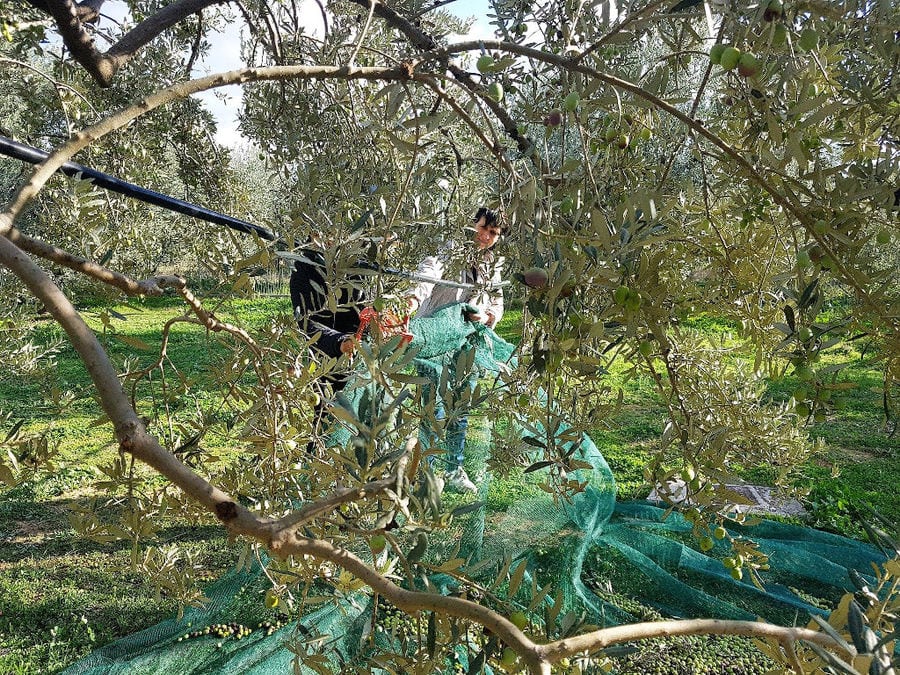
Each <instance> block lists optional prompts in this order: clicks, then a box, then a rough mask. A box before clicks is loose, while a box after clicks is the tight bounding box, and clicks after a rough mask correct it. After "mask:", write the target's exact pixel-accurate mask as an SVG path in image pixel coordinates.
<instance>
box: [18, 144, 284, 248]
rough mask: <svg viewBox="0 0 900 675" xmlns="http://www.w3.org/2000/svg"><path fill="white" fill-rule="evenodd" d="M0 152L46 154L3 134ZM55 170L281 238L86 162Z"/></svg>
mask: <svg viewBox="0 0 900 675" xmlns="http://www.w3.org/2000/svg"><path fill="white" fill-rule="evenodd" d="M0 153H2V154H4V155H7V156H8V157H12V158H13V159H18V160H20V161H22V162H29V163H31V164H40V163H41V162H43V161H44V160H45V159H47V158H48V157H49V156H50V155H49V153H46V152H44V151H43V150H38V149H37V148H33V147H31V146H30V145H25V144H24V143H19V142H18V141H14V140H12V139H11V138H7V137H6V136H0ZM59 170H60V171H62V172H63V173H64V174H65V175H67V176H76V175H78V174H81V176H82V178H89V179H91V180H92V181H93V182H94V184H95V185H98V186H100V187H102V188H106V189H107V190H109V191H111V192H118V193H119V194H122V195H125V196H127V197H133V198H134V199H138V200H140V201H142V202H146V203H147V204H153V205H154V206H161V207H162V208H164V209H168V210H170V211H175V212H177V213H183V214H184V215H186V216H191V217H192V218H199V219H200V220H205V221H207V222H210V223H215V224H216V225H225V226H226V227H230V228H231V229H233V230H237V231H238V232H243V233H244V234H252V233H255V234H257V235H259V237H260V238H262V239H265V240H266V241H278V242H281V240H280V239H279V237H278V236H277V235H275V234H273V233H272V232H271V231H269V230H267V229H266V228H264V227H260V226H259V225H254V224H253V223H249V222H247V221H246V220H240V219H238V218H232V217H231V216H226V215H225V214H223V213H218V212H216V211H212V210H210V209H206V208H203V207H202V206H196V205H195V204H191V203H190V202H186V201H184V200H181V199H176V198H175V197H169V196H168V195H164V194H162V193H160V192H154V191H153V190H148V189H147V188H143V187H141V186H140V185H135V184H134V183H129V182H127V181H124V180H121V179H119V178H116V177H115V176H110V175H109V174H108V173H102V172H101V171H96V170H94V169H91V168H88V167H86V166H82V165H81V164H76V163H75V162H66V163H65V164H63V165H62V166H61V167H59Z"/></svg>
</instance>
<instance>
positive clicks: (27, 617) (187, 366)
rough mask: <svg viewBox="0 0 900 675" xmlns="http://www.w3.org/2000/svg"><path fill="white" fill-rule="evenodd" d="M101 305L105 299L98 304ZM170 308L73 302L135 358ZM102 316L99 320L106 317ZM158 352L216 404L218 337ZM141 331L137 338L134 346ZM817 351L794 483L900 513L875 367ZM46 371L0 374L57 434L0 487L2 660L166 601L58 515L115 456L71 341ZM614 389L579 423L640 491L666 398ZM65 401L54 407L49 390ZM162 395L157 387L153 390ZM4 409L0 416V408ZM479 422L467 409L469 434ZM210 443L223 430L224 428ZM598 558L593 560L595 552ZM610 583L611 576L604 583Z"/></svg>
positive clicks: (127, 619)
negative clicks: (817, 446) (836, 375)
mask: <svg viewBox="0 0 900 675" xmlns="http://www.w3.org/2000/svg"><path fill="white" fill-rule="evenodd" d="M110 310H111V311H110ZM181 311H182V306H181V305H180V303H178V302H177V301H173V300H166V299H155V300H152V301H150V300H147V301H143V302H133V303H131V304H129V305H120V306H116V307H112V308H103V307H89V308H85V309H84V313H85V316H86V317H87V318H88V320H89V322H90V323H91V325H92V326H93V327H94V328H95V329H96V330H98V331H100V332H101V338H102V340H103V341H104V344H105V345H107V347H108V349H109V351H110V354H111V355H112V357H113V359H114V360H115V361H116V362H117V363H122V362H124V360H125V359H126V358H128V357H134V356H135V355H137V357H138V361H139V362H140V363H141V364H142V365H146V364H148V363H150V362H152V360H153V359H154V358H155V355H156V353H157V351H158V349H159V345H160V340H161V334H160V329H161V326H162V324H163V323H164V322H165V321H166V320H168V319H170V318H173V317H175V316H177V315H179V314H180V313H181ZM217 315H218V316H220V318H223V319H227V320H230V321H233V322H235V323H237V324H239V325H243V326H248V327H260V326H262V325H265V323H266V322H268V321H269V320H270V319H271V318H272V317H273V316H289V303H288V302H287V300H286V299H284V298H275V299H262V300H260V299H257V300H233V301H229V302H228V304H227V305H224V306H222V307H221V308H218V309H217ZM521 322H522V312H521V310H520V309H517V308H515V307H513V308H511V309H509V310H508V311H507V313H506V316H505V317H504V320H503V322H502V323H501V324H500V326H499V327H498V332H499V333H500V335H501V336H503V337H505V338H506V339H508V340H513V341H514V340H516V339H517V336H518V335H519V334H520V327H521ZM682 325H683V326H684V327H685V328H686V329H690V330H694V331H697V332H699V333H701V334H706V335H713V336H722V335H726V334H728V333H729V332H733V331H734V330H735V327H734V326H731V325H729V324H728V323H727V322H722V321H718V320H716V319H713V318H709V317H698V318H694V319H691V320H690V321H685V322H683V324H682ZM104 326H106V329H105V330H104ZM36 335H37V337H38V338H39V339H40V340H41V341H44V342H48V343H49V342H51V341H53V340H54V339H57V338H58V337H59V336H60V332H59V329H58V328H57V327H56V326H55V324H52V323H50V322H45V323H41V324H40V325H39V326H37V327H36ZM172 335H173V337H172V341H171V344H170V345H169V350H168V355H169V358H170V359H171V361H172V363H174V364H177V365H178V367H179V370H180V372H181V373H182V374H183V375H184V376H185V377H187V378H195V379H197V380H198V382H199V384H200V390H201V391H200V394H198V395H197V396H196V397H194V398H193V399H186V398H184V397H179V396H174V395H173V397H172V402H171V404H172V405H173V406H175V407H176V408H178V407H179V406H180V407H182V408H183V409H191V408H193V407H198V406H199V407H200V408H204V409H207V410H209V411H213V412H214V411H215V406H216V404H217V401H218V394H217V392H215V391H204V390H203V381H204V379H205V377H206V374H207V373H208V372H209V370H210V369H211V368H213V367H214V366H215V365H216V364H217V363H219V362H221V360H222V359H224V358H225V357H226V355H227V350H226V349H225V347H223V346H222V344H221V343H220V342H219V341H218V340H216V339H213V338H211V337H210V336H209V335H207V334H206V333H205V331H203V330H202V329H201V328H199V327H198V326H194V325H188V324H176V326H175V327H174V329H173V333H172ZM142 344H145V345H147V346H148V347H149V349H146V350H145V349H136V348H135V345H138V346H140V345H142ZM829 358H833V359H835V360H836V359H838V358H843V359H846V360H849V361H850V362H851V364H852V365H851V366H850V367H849V368H847V369H846V370H845V371H844V373H843V375H842V377H843V378H844V379H846V380H848V381H852V382H854V383H855V384H856V385H857V386H856V388H855V389H852V390H849V391H848V392H847V393H846V394H845V396H844V407H843V408H841V409H840V410H838V411H836V412H835V413H833V414H830V415H829V416H828V418H827V419H825V420H824V421H821V422H818V423H815V424H813V425H812V426H811V427H810V433H811V435H813V436H814V437H817V438H822V439H823V440H824V441H825V450H824V452H823V453H821V454H819V455H817V456H816V457H813V458H812V459H811V461H810V462H808V463H807V464H806V465H805V466H804V467H802V471H801V475H800V478H799V479H798V486H799V487H804V488H807V489H809V497H808V499H807V507H808V508H809V510H810V512H811V517H812V521H811V522H812V524H814V525H816V526H819V527H823V528H826V529H830V530H833V531H837V532H841V533H845V534H859V533H860V527H859V516H858V515H857V511H858V510H862V509H865V508H866V507H869V506H870V507H872V508H874V509H876V510H878V511H879V512H880V513H882V514H883V515H884V516H885V517H887V518H888V519H890V520H892V521H893V522H900V502H898V500H897V499H896V496H895V495H896V485H898V484H900V453H898V452H897V446H898V441H897V439H896V438H893V439H892V438H889V437H888V436H887V435H886V434H885V433H884V432H883V421H882V417H881V411H880V393H879V389H878V388H879V386H880V380H879V378H878V375H877V372H876V371H875V370H874V369H873V368H872V367H870V366H869V365H867V364H866V362H865V360H864V359H863V357H862V355H861V354H859V353H858V352H856V351H855V349H854V348H853V347H851V346H847V345H842V346H840V348H839V349H836V350H835V353H834V354H833V355H832V356H830V357H829ZM56 361H57V366H56V368H55V369H54V370H53V371H51V372H52V377H50V376H48V377H31V378H28V379H25V380H22V379H21V378H8V377H4V376H3V375H0V412H9V413H11V415H12V416H11V419H10V420H9V421H7V422H6V423H0V436H5V435H6V432H8V431H9V429H10V427H11V425H12V424H13V423H14V422H15V421H16V420H25V421H26V424H25V425H24V426H23V431H35V430H37V429H39V428H41V427H47V426H48V425H49V428H50V436H51V438H52V439H54V440H55V441H56V442H58V446H59V455H58V456H57V458H56V459H55V463H54V469H53V470H52V471H41V472H39V473H37V474H36V475H35V476H34V477H33V478H32V479H31V480H28V481H26V482H25V483H23V484H21V485H18V486H17V487H15V488H0V673H53V672H57V671H59V670H61V669H63V668H64V667H66V666H67V665H69V664H71V663H72V662H73V661H75V660H77V659H78V658H80V657H82V656H84V655H85V654H87V653H89V652H90V651H91V650H93V649H94V648H96V647H98V646H100V645H102V644H105V643H107V642H109V641H111V640H113V639H115V638H117V637H119V636H123V635H127V634H130V633H133V632H135V631H138V630H140V629H141V628H143V627H146V626H150V625H153V624H155V623H157V622H158V621H160V620H161V619H163V618H165V617H167V616H170V615H171V614H172V612H173V611H174V610H175V609H176V603H175V602H174V600H171V599H169V598H166V597H159V598H156V597H155V596H154V595H153V592H152V590H151V589H150V588H149V587H148V586H147V585H146V584H145V583H144V582H143V580H142V579H140V578H139V577H136V576H134V575H129V574H123V573H122V572H121V570H122V569H125V568H127V567H128V561H129V557H130V554H131V553H130V549H129V548H128V547H127V546H126V547H123V546H121V545H99V544H93V543H89V542H86V541H84V540H81V539H79V538H77V537H76V536H75V533H74V531H73V529H72V527H71V525H70V523H69V512H70V506H71V505H72V504H79V503H85V502H86V500H88V499H90V498H91V497H94V496H96V492H95V491H94V489H93V488H92V484H93V482H94V481H95V480H96V479H97V476H98V471H97V467H98V466H100V465H102V464H104V463H106V462H109V461H110V460H112V459H114V458H115V457H116V456H117V454H118V453H117V450H116V448H115V446H114V445H113V444H112V443H111V438H112V434H111V430H110V428H109V426H108V425H98V424H97V422H98V420H100V418H101V413H100V410H99V408H98V406H97V403H96V401H95V400H94V398H93V396H92V388H91V383H90V381H89V380H88V378H87V374H86V372H85V371H84V368H83V366H82V364H81V361H80V360H79V358H78V357H77V355H76V354H75V353H74V350H73V349H72V348H71V347H69V346H68V345H67V343H63V346H62V347H61V349H60V350H59V352H58V353H57V355H56ZM607 377H608V380H609V382H610V383H611V384H612V385H613V386H614V387H615V386H616V385H620V386H621V387H622V388H623V391H624V394H625V398H624V405H623V407H622V408H621V409H620V410H619V411H618V413H617V414H616V415H614V416H613V417H612V418H610V419H609V420H608V421H607V423H606V424H605V426H604V427H603V428H598V429H595V430H593V431H592V433H591V436H592V438H593V440H594V441H595V443H596V444H597V446H598V447H599V449H600V450H601V451H602V452H603V454H604V456H605V457H606V459H607V461H608V462H609V464H610V467H611V468H612V471H613V473H614V475H615V476H616V480H617V485H618V495H619V499H635V498H642V497H643V496H645V495H646V494H647V492H648V486H646V485H645V483H644V478H643V467H644V465H645V464H646V462H647V459H648V457H649V456H650V454H651V453H652V451H653V447H654V444H655V442H656V439H658V437H659V435H660V433H661V431H662V427H663V424H664V420H665V407H664V405H663V403H662V401H661V400H660V398H659V396H658V394H657V393H656V391H655V389H654V386H653V382H652V381H651V380H650V379H649V378H632V379H628V380H626V379H624V378H623V369H621V368H619V367H618V366H614V367H613V368H612V369H611V372H610V374H609V375H608V376H607ZM796 386H797V382H796V381H795V380H794V379H793V378H792V377H790V376H785V377H783V378H781V379H779V380H778V381H776V382H773V383H771V385H770V387H769V391H768V395H769V396H770V397H771V398H772V399H773V400H785V399H787V398H788V397H789V396H790V395H791V392H792V391H793V390H794V389H795V388H796ZM66 392H71V397H70V398H71V400H69V401H68V402H67V404H66V407H65V412H64V414H61V413H60V412H59V406H58V405H57V404H56V403H54V399H60V398H61V397H62V398H65V396H64V394H65V393H66ZM155 392H156V395H159V396H161V395H162V392H161V390H160V389H156V390H155ZM0 419H2V418H0ZM474 432H477V423H476V422H475V421H474V420H473V433H474ZM212 442H216V443H223V444H224V443H227V439H213V440H212ZM744 477H745V478H747V479H751V480H762V481H764V480H765V479H766V470H765V467H749V468H747V469H746V471H745V474H744ZM538 480H539V478H538V476H537V475H536V474H528V475H523V474H522V473H521V471H514V472H512V473H511V475H510V476H509V477H507V478H504V479H502V480H501V479H497V480H494V481H493V482H492V485H491V491H490V493H489V495H488V506H489V508H490V509H492V510H496V511H502V510H504V509H506V508H507V507H508V506H510V505H511V504H513V503H515V502H516V501H518V500H521V499H522V498H523V496H525V495H532V496H536V495H538V494H541V491H540V488H539V487H538V486H537V482H538ZM162 535H163V536H162V538H163V540H166V539H168V540H175V539H177V540H179V541H181V542H188V544H189V546H190V547H193V548H195V550H196V552H197V555H198V560H199V564H200V565H201V567H202V569H203V570H204V571H205V573H207V574H209V575H210V576H215V575H218V574H219V573H221V572H222V571H224V570H226V569H228V568H229V567H230V566H231V565H233V563H234V561H235V559H236V555H237V554H236V552H235V550H234V549H232V548H231V547H230V545H229V544H228V543H227V542H226V541H225V538H224V536H223V534H222V532H221V530H220V529H219V528H216V527H211V528H202V527H196V528H185V527H182V526H179V524H178V523H177V522H176V521H174V520H173V521H172V522H168V523H164V524H163V530H162ZM598 564H599V563H598ZM616 590H619V589H616Z"/></svg>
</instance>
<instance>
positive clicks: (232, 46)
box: [103, 0, 493, 147]
mask: <svg viewBox="0 0 900 675" xmlns="http://www.w3.org/2000/svg"><path fill="white" fill-rule="evenodd" d="M489 6H490V5H489V0H456V2H453V3H451V4H449V5H446V6H445V9H447V10H448V11H450V12H452V13H453V14H455V15H456V16H459V17H460V18H470V17H475V18H476V20H475V22H474V23H473V24H472V28H471V30H470V31H469V33H468V34H467V35H466V36H460V37H459V38H458V39H459V40H463V39H478V38H488V37H492V36H493V31H492V30H491V27H490V25H489V24H488V19H487V13H488V8H489ZM301 7H303V8H304V9H303V12H304V15H306V16H309V19H310V30H311V31H316V30H318V31H319V33H320V34H321V30H322V25H321V12H320V10H319V7H318V5H317V4H316V3H315V2H313V0H304V2H303V3H302V4H301ZM126 12H127V7H126V5H125V3H124V2H121V1H120V0H114V1H112V2H107V3H105V4H104V6H103V13H104V14H107V15H109V16H111V17H113V18H115V19H116V20H121V19H122V18H123V17H124V15H125V13H126ZM242 29H243V22H242V21H240V20H235V21H233V22H230V23H229V24H228V27H227V29H226V31H225V32H223V33H222V34H221V35H220V36H219V37H218V39H216V38H215V37H212V38H211V47H210V50H209V54H208V55H207V56H206V57H205V58H204V59H202V60H199V61H198V63H197V64H196V65H195V66H194V71H193V74H192V75H193V77H202V76H204V75H209V74H212V73H219V72H224V71H227V70H233V69H235V68H239V67H240V66H241V65H242V64H241V62H240V58H239V54H238V50H237V49H236V45H237V44H238V42H239V39H240V32H241V30H242ZM453 41H457V40H456V39H454V40H453ZM196 96H197V97H199V98H200V99H202V100H203V101H204V102H205V103H206V106H207V108H208V109H209V110H210V112H211V113H212V114H213V115H214V116H215V117H216V119H217V121H218V131H217V133H216V140H217V141H218V142H219V143H221V144H223V145H227V146H230V147H239V146H241V145H242V144H243V139H242V138H241V135H240V132H239V131H238V123H237V111H238V109H239V108H240V101H241V89H240V87H239V86H237V85H235V86H231V87H221V88H219V89H215V90H211V91H205V92H202V93H200V94H197V95H196Z"/></svg>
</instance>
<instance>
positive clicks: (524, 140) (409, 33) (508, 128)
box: [350, 0, 547, 173]
mask: <svg viewBox="0 0 900 675" xmlns="http://www.w3.org/2000/svg"><path fill="white" fill-rule="evenodd" d="M350 2H353V3H355V4H357V5H361V6H362V7H365V8H366V9H369V8H370V6H374V12H375V14H376V16H378V17H380V18H382V19H384V20H385V22H386V23H387V24H388V25H389V26H391V27H393V28H396V29H397V30H399V31H400V32H401V33H403V34H404V35H405V36H406V38H407V39H408V40H409V42H410V44H411V45H412V46H413V47H415V48H416V49H419V50H422V51H424V52H434V53H441V52H442V50H440V49H439V48H438V43H437V41H436V40H435V39H434V38H433V37H432V36H431V35H429V34H428V33H426V32H424V31H423V30H421V29H420V28H419V27H418V26H416V25H414V24H413V23H412V22H410V21H409V20H408V19H407V18H405V17H404V16H402V15H400V14H399V13H398V12H396V11H395V10H393V9H391V8H390V7H388V6H387V5H385V4H384V3H383V2H380V0H350ZM444 53H449V52H444ZM443 60H446V59H443ZM445 65H446V68H447V70H448V71H449V72H450V74H451V75H453V77H454V78H455V79H456V80H458V81H459V82H460V84H462V85H463V86H464V87H465V88H466V89H468V90H469V91H471V92H472V93H473V94H475V95H476V96H478V98H480V99H481V100H482V101H484V103H485V105H487V107H488V108H490V109H491V112H492V113H494V116H495V117H496V118H497V119H498V120H499V121H500V124H501V125H502V126H503V130H504V131H505V132H506V135H507V136H509V137H510V138H511V139H513V140H514V141H515V142H516V145H517V146H518V148H519V151H520V152H521V153H522V154H524V155H529V154H530V155H531V157H532V160H533V161H534V162H535V165H536V166H537V168H538V169H539V170H540V171H541V173H546V172H547V167H546V166H545V164H544V162H543V160H542V159H541V158H540V156H539V155H538V154H537V152H536V148H537V146H536V145H535V143H534V141H532V140H531V139H530V138H528V137H527V136H524V135H522V134H520V133H519V125H518V124H516V122H515V120H513V118H512V115H510V114H509V111H507V110H506V108H504V107H503V106H502V105H500V103H499V102H498V101H495V100H494V99H493V98H491V97H490V96H488V95H487V92H486V91H485V88H484V87H483V86H482V85H481V84H480V83H478V82H476V81H475V80H474V79H473V78H472V76H471V75H470V74H469V73H468V72H466V71H465V70H463V69H462V68H460V67H459V66H456V65H453V64H452V63H449V64H445Z"/></svg>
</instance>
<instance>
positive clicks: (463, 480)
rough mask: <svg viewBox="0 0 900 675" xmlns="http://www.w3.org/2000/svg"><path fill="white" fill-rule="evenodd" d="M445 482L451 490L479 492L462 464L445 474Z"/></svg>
mask: <svg viewBox="0 0 900 675" xmlns="http://www.w3.org/2000/svg"><path fill="white" fill-rule="evenodd" d="M444 484H445V485H446V487H447V489H448V490H449V491H451V492H471V493H473V494H474V493H476V492H478V487H477V486H476V485H475V483H473V482H472V481H471V480H470V479H469V475H468V474H467V473H466V470H465V469H463V468H462V467H461V466H460V467H457V468H455V469H453V471H448V472H447V473H445V474H444Z"/></svg>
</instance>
